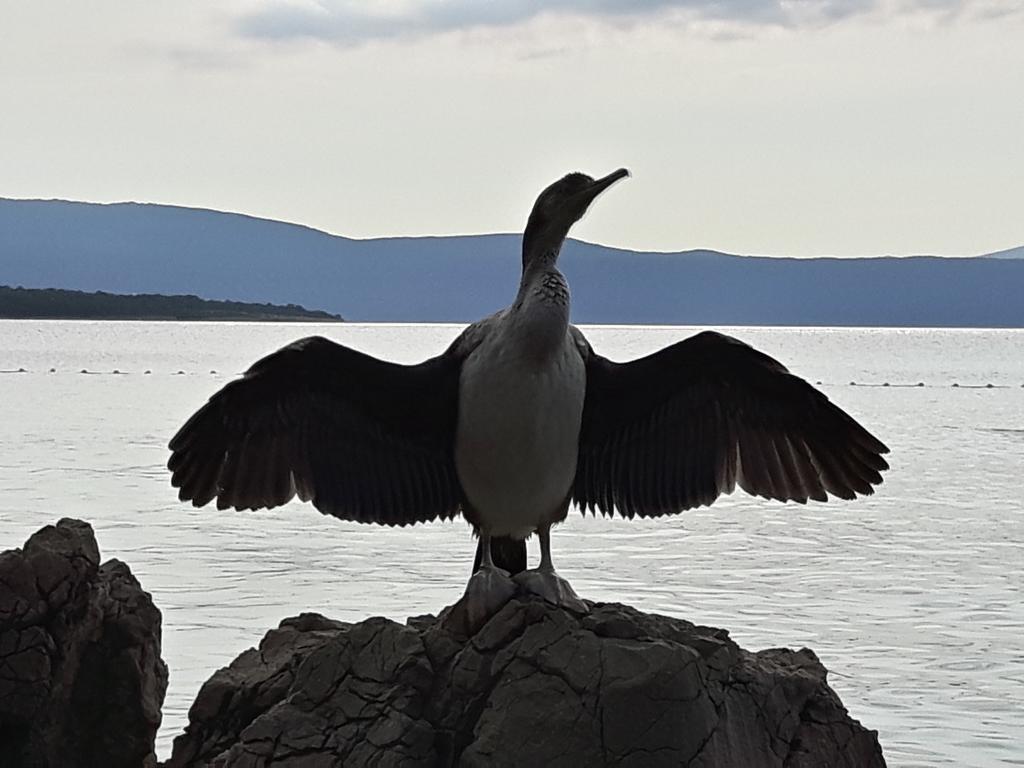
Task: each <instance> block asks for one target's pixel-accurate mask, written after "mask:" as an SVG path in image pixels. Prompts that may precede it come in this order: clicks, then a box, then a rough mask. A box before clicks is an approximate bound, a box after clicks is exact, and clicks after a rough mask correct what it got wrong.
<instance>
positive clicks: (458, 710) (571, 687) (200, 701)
mask: <svg viewBox="0 0 1024 768" xmlns="http://www.w3.org/2000/svg"><path fill="white" fill-rule="evenodd" d="M456 765H458V766H496V767H500V766H610V765H615V766H643V767H644V768H655V767H656V766H691V767H692V768H698V767H700V768H711V767H712V766H743V767H745V768H758V767H760V766H765V767H766V768H767V767H769V766H778V767H779V768H811V767H812V766H813V767H815V768H826V767H828V766H834V767H836V768H838V767H840V766H845V767H848V768H875V767H876V766H884V765H885V762H884V760H883V757H882V751H881V747H880V746H879V744H878V739H877V733H876V732H874V731H869V730H867V729H865V728H863V727H862V726H861V725H860V723H858V722H857V721H856V720H853V719H852V718H851V717H850V716H849V715H848V713H847V712H846V710H845V709H844V708H843V705H842V704H841V702H840V701H839V699H838V697H837V696H836V694H835V693H834V692H833V691H832V689H831V688H829V687H828V684H827V682H826V670H825V668H824V667H823V666H822V665H821V663H820V662H819V661H818V659H817V657H815V655H814V653H813V652H811V651H810V650H806V649H805V650H801V651H796V652H794V651H790V650H785V649H773V650H767V651H760V652H758V653H750V652H748V651H745V650H743V649H741V648H740V647H739V646H737V645H736V644H735V643H734V642H732V640H730V639H729V636H728V633H727V632H725V631H724V630H721V629H712V628H710V627H700V626H695V625H693V624H691V623H689V622H687V621H683V620H681V619H673V618H668V617H664V616H657V615H649V614H645V613H641V612H639V611H637V610H635V609H633V608H630V607H628V606H624V605H618V604H612V603H607V604H600V603H598V604H591V611H590V613H589V614H587V615H582V616H581V615H574V614H572V613H569V612H566V611H564V610H562V609H560V608H556V607H554V606H552V605H549V604H547V603H545V602H544V601H543V600H540V599H538V598H534V597H531V596H525V595H519V596H516V597H514V598H513V599H512V600H511V601H510V602H509V603H508V604H507V605H505V606H504V608H502V609H501V610H500V611H499V612H498V613H497V614H495V615H494V616H493V617H492V618H491V619H490V620H488V621H487V623H486V624H485V625H484V626H483V627H482V628H480V629H479V630H478V631H476V632H473V633H470V632H467V631H466V630H465V627H464V624H463V623H462V622H460V621H459V606H458V605H457V606H455V608H454V609H448V610H447V611H445V612H444V613H442V615H441V616H440V617H439V618H435V617H432V616H424V617H419V618H415V619H410V620H409V622H408V623H407V624H406V625H404V626H403V625H401V624H397V623H395V622H392V621H389V620H387V619H382V618H373V619H368V620H366V621H362V622H359V623H357V624H342V623H339V622H334V621H330V620H328V619H325V618H323V617H322V616H318V615H315V614H304V615H302V616H299V617H297V618H295V619H288V620H285V621H284V622H283V623H282V624H281V626H280V627H279V628H278V629H275V630H272V631H271V632H270V633H268V634H267V635H266V637H265V638H264V639H263V641H262V643H261V644H260V647H259V649H251V650H249V651H246V652H245V653H243V654H242V655H241V656H240V657H239V658H238V659H236V660H235V661H234V662H233V663H232V664H231V665H230V666H229V667H227V668H225V669H222V670H220V671H219V672H217V673H216V674H214V676H213V677H212V678H211V679H210V680H209V681H208V682H207V683H206V684H205V685H204V686H203V688H202V690H201V691H200V693H199V697H198V698H197V699H196V702H195V704H194V705H193V707H192V709H191V711H190V713H189V725H188V727H187V728H186V730H185V732H184V734H182V735H181V736H179V737H178V738H177V739H176V740H175V742H174V749H173V754H172V756H171V758H170V760H168V762H167V763H165V768H200V767H201V766H209V767H210V768H243V767H244V768H262V767H263V766H282V767H284V766H286V767H287V768H319V767H320V766H323V767H325V768H326V767H328V766H378V767H381V768H383V767H384V766H456Z"/></svg>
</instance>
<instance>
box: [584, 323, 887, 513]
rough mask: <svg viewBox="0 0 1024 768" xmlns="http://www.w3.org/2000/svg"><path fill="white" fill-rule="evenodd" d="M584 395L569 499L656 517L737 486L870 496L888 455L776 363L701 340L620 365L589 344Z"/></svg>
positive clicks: (805, 495)
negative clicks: (576, 460) (601, 354)
mask: <svg viewBox="0 0 1024 768" xmlns="http://www.w3.org/2000/svg"><path fill="white" fill-rule="evenodd" d="M578 344H579V347H580V349H581V354H583V356H584V358H585V360H586V366H587V393H586V401H585V403H584V408H583V424H582V428H581V430H580V445H579V449H580V450H579V462H578V466H577V471H576V479H575V481H574V484H573V500H574V501H576V502H577V503H578V504H579V505H580V506H581V507H582V508H583V509H584V510H590V511H592V512H595V513H596V512H600V513H602V514H606V515H610V514H613V513H615V512H617V513H619V514H621V515H623V516H625V517H634V516H641V517H655V516H658V515H663V514H671V513H676V512H681V511H683V510H685V509H690V508H693V507H697V506H701V505H706V504H711V503H712V502H714V500H715V499H716V498H717V497H718V496H719V495H721V494H722V493H731V492H732V491H733V490H734V489H735V487H736V486H737V485H738V486H739V487H741V488H742V489H743V490H744V491H746V492H747V493H750V494H753V495H757V496H762V497H764V498H768V499H776V500H779V501H797V502H800V503H806V502H807V501H808V500H809V499H813V500H816V501H825V500H827V499H828V497H829V496H836V497H839V498H842V499H852V498H855V497H856V496H857V495H867V494H870V493H873V491H874V488H873V486H875V485H878V484H879V483H881V482H882V475H881V473H882V472H884V471H885V470H886V469H888V467H889V465H888V463H887V462H886V460H885V459H884V458H883V454H885V453H888V451H889V449H888V448H887V447H886V446H885V444H884V443H882V442H881V441H880V440H879V439H878V438H876V437H875V436H874V435H872V434H871V433H870V432H868V431H867V430H866V429H864V427H862V426H861V425H860V424H858V423H857V421H856V420H854V419H853V418H852V417H851V416H849V414H847V413H846V412H844V411H843V410H841V409H840V408H839V407H838V406H836V405H835V404H833V403H832V402H830V401H829V399H828V398H827V397H826V396H825V395H824V394H823V393H822V392H820V391H819V390H817V389H815V388H814V387H812V386H811V385H810V384H809V383H807V382H806V381H804V380H803V379H801V378H799V377H797V376H794V375H793V374H791V373H789V371H787V370H786V368H785V367H784V366H783V365H782V364H781V363H779V362H778V361H776V360H774V359H772V358H771V357H769V356H768V355H765V354H764V353H762V352H759V351H757V350H755V349H753V348H752V347H750V346H748V345H746V344H744V343H743V342H741V341H739V340H737V339H734V338H732V337H729V336H725V335H723V334H719V333H714V332H704V333H700V334H697V335H696V336H693V337H691V338H689V339H686V340H684V341H682V342H679V343H678V344H674V345H672V346H670V347H667V348H665V349H663V350H661V351H659V352H656V353H654V354H653V355H648V356H647V357H644V358H640V359H638V360H634V361H631V362H628V363H613V362H611V361H610V360H607V359H605V358H603V357H601V356H599V355H596V354H595V353H594V352H593V350H591V349H590V347H589V345H587V344H586V342H585V340H582V336H579V337H578Z"/></svg>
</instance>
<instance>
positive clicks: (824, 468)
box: [168, 169, 888, 616]
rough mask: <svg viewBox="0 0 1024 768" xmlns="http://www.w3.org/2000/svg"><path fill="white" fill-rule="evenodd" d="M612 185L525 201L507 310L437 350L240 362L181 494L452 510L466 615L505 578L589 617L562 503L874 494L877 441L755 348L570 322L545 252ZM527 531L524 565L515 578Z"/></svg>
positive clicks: (201, 435)
mask: <svg viewBox="0 0 1024 768" xmlns="http://www.w3.org/2000/svg"><path fill="white" fill-rule="evenodd" d="M628 175H629V172H628V171H626V170H625V169H619V170H617V171H615V172H614V173H611V174H609V175H608V176H605V177H603V178H600V179H593V178H591V177H590V176H587V175H585V174H582V173H570V174H569V175H567V176H565V177H563V178H562V179H560V180H558V181H556V182H554V183H553V184H551V185H550V186H549V187H547V188H546V189H545V190H544V191H543V192H541V194H540V196H539V197H538V198H537V201H536V203H535V204H534V207H533V210H532V212H531V213H530V217H529V220H528V222H527V225H526V230H525V233H524V235H523V244H522V259H523V263H522V277H521V279H520V282H519V291H518V293H517V294H516V297H515V301H513V302H512V304H511V305H510V306H509V307H507V308H505V309H502V310H500V311H498V312H496V313H495V314H493V315H491V316H490V317H488V318H485V319H484V320H481V321H479V322H477V323H474V324H473V325H470V326H469V327H467V328H466V329H465V330H464V331H463V332H462V333H461V334H460V335H459V337H458V338H457V339H455V341H454V342H452V344H451V345H450V346H449V347H448V349H447V350H445V351H444V352H443V353H442V354H440V355H438V356H437V357H432V358H430V359H428V360H425V361H423V362H422V363H419V364H417V365H399V364H397V363H392V362H387V361H384V360H379V359H377V358H374V357H371V356H369V355H367V354H364V353H362V352H359V351H357V350H354V349H350V348H348V347H345V346H343V345H340V344H337V343H335V342H332V341H329V340H327V339H325V338H322V337H318V336H314V337H310V338H305V339H300V340H299V341H296V342H293V343H291V344H289V345H287V346H285V347H283V348H282V349H280V350H278V351H277V352H274V353H273V354H270V355H268V356H267V357H264V358H263V359H262V360H259V361H258V362H256V363H255V364H254V365H253V366H252V367H251V368H250V369H249V370H248V371H246V373H245V374H244V375H243V376H242V378H241V379H238V380H236V381H232V382H231V383H229V384H227V385H226V386H224V387H223V388H222V389H221V390H220V391H219V392H217V393H216V394H214V395H213V396H212V397H211V398H210V400H209V402H207V403H206V405H204V406H203V407H202V408H200V409H199V410H198V411H197V412H196V413H195V415H193V416H192V417H191V418H190V419H189V420H188V422H187V423H186V424H185V425H184V426H183V427H182V428H181V430H180V431H179V432H178V433H177V435H175V436H174V438H173V439H172V440H171V441H170V449H171V451H172V454H171V457H170V460H169V462H168V468H169V469H170V470H171V472H172V477H171V482H172V484H173V485H174V486H175V487H178V488H179V489H180V493H179V494H178V495H179V498H180V499H181V500H183V501H191V502H192V503H193V504H194V505H195V506H200V507H201V506H203V505H205V504H207V503H208V502H210V501H212V500H214V499H216V500H217V507H218V508H221V509H222V508H226V507H235V508H237V509H260V508H264V507H267V508H269V507H276V506H278V505H281V504H284V503H285V502H287V501H289V500H290V499H291V498H293V497H294V496H296V495H298V497H299V498H300V499H302V500H304V501H311V502H312V503H313V505H314V506H315V507H316V508H317V509H318V510H320V511H321V512H323V513H325V514H330V515H334V516H336V517H339V518H342V519H344V520H355V521H358V522H363V523H381V524H384V525H408V524H410V523H421V522H427V521H430V520H438V519H440V520H447V519H451V518H453V517H455V516H456V515H458V514H460V513H461V514H462V515H463V516H464V517H465V518H466V520H468V521H469V522H470V523H471V524H472V525H473V526H474V528H475V530H476V531H477V532H478V533H479V536H480V542H479V545H478V549H477V564H476V567H475V568H474V571H475V572H474V575H473V576H472V577H471V579H470V582H469V585H468V587H467V604H468V605H470V606H471V607H470V612H471V613H472V614H474V615H478V616H479V615H484V614H486V613H487V612H488V611H490V610H493V609H494V608H495V607H497V606H498V605H500V604H501V603H502V602H503V601H504V600H505V599H507V597H508V596H509V595H510V594H511V593H512V592H513V591H514V589H515V587H514V585H513V583H512V580H511V579H510V578H509V572H512V573H516V572H520V573H516V577H515V578H516V580H517V581H519V582H520V583H522V584H523V585H524V586H525V588H526V589H528V590H529V591H532V592H535V593H537V594H540V595H542V596H544V597H545V598H547V599H548V600H551V601H552V602H555V603H557V604H560V605H564V606H567V607H570V608H574V609H577V610H585V607H584V606H583V604H582V602H581V601H580V600H579V598H578V597H577V596H576V594H575V593H574V592H573V590H572V588H571V587H570V586H569V584H568V583H567V582H566V581H565V580H563V579H561V578H560V577H559V576H558V575H557V574H556V572H555V569H554V566H553V565H552V561H551V540H550V532H551V526H552V525H553V524H555V523H558V522H560V521H562V520H563V519H565V516H566V514H567V511H568V508H569V505H570V504H572V503H576V504H578V505H579V506H580V507H581V508H582V509H583V510H584V511H587V510H589V511H591V512H595V511H597V512H601V513H602V514H604V515H612V514H614V513H618V514H620V515H622V516H624V517H626V518H634V517H658V516H661V515H668V514H674V513H678V512H682V511H684V510H686V509H690V508H693V507H698V506H701V505H706V504H711V503H712V502H713V501H714V500H715V499H716V498H718V496H719V495H721V494H722V493H730V492H731V491H732V490H733V489H734V488H735V486H737V485H738V486H739V487H740V488H742V489H743V490H745V491H747V492H748V493H750V494H754V495H758V496H763V497H766V498H770V499H778V500H779V501H797V502H800V503H805V502H806V501H807V500H808V499H815V500H817V501H825V500H826V499H827V498H828V496H829V495H832V496H838V497H839V498H843V499H852V498H854V497H855V496H856V495H857V494H864V495H866V494H870V493H872V492H873V488H872V486H874V485H877V484H879V483H881V482H882V476H881V474H880V473H881V472H882V471H884V470H885V469H887V468H888V464H887V463H886V461H885V459H884V458H882V454H884V453H887V452H888V449H887V448H886V446H885V445H884V444H883V443H882V442H881V441H879V440H878V439H877V438H875V437H874V436H873V435H871V434H870V433H869V432H868V431H867V430H865V429H864V428H863V427H862V426H860V424H858V423H857V422H856V421H854V419H853V418H851V417H850V416H849V415H848V414H846V413H845V412H844V411H843V410H841V409H840V408H838V407H837V406H835V405H834V404H832V403H831V402H830V401H829V399H828V398H827V397H826V396H825V395H824V394H823V393H822V392H820V391H818V390H817V389H815V388H814V387H813V386H811V385H810V384H809V383H807V382H806V381H804V380H803V379H801V378H799V377H797V376H794V375H793V374H791V373H789V371H787V370H786V368H785V367H784V366H783V365H782V364H781V363H779V362H777V361H776V360H774V359H772V358H771V357H769V356H768V355H766V354H764V353H762V352H759V351H757V350H756V349H754V348H752V347H750V346H748V345H747V344H745V343H743V342H742V341H739V340H737V339H734V338H732V337H730V336H726V335H723V334H720V333H716V332H713V331H704V332H702V333H698V334H697V335H695V336H692V337H690V338H688V339H685V340H683V341H680V342H677V343H675V344H672V345H671V346H668V347H666V348H664V349H662V350H660V351H658V352H655V353H653V354H651V355H648V356H646V357H643V358H640V359H637V360H633V361H630V362H626V363H615V362H612V361H610V360H608V359H606V358H604V357H602V356H601V355H599V354H597V353H596V352H594V350H593V349H592V348H591V346H590V344H589V343H588V342H587V340H586V338H584V336H583V333H582V332H580V330H579V329H578V328H576V327H575V326H573V325H572V324H570V322H569V286H568V284H567V283H566V280H565V277H564V276H563V275H562V273H561V272H559V271H558V269H557V260H558V255H559V251H560V250H561V247H562V244H563V242H564V240H565V238H566V236H567V235H568V233H569V229H570V227H571V226H572V225H573V224H574V223H575V222H576V221H578V220H579V219H580V218H581V217H582V216H583V214H584V213H585V212H586V210H587V208H588V206H589V205H590V204H591V202H593V200H594V199H595V198H596V197H597V196H598V195H599V194H600V193H601V192H603V191H604V190H605V189H607V188H608V187H610V186H611V185H612V184H614V183H615V182H616V181H618V180H619V179H622V178H623V177H625V176H628ZM533 533H536V534H537V536H538V539H539V540H540V552H541V559H540V565H539V567H538V568H536V569H533V570H524V569H525V565H526V545H525V539H526V537H529V536H530V535H531V534H533ZM492 551H493V553H494V556H493V557H492ZM501 566H504V567H501Z"/></svg>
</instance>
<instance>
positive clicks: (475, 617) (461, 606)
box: [452, 565, 516, 635]
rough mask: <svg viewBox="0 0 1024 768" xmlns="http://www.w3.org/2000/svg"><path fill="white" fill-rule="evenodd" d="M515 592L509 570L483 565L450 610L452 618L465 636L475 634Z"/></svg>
mask: <svg viewBox="0 0 1024 768" xmlns="http://www.w3.org/2000/svg"><path fill="white" fill-rule="evenodd" d="M515 593H516V583H515V582H514V581H512V577H511V576H509V573H508V571H505V570H502V569H501V568H496V567H495V566H493V565H483V566H480V569H479V570H478V571H477V572H476V573H474V574H473V575H472V576H471V577H470V578H469V583H468V584H466V592H465V594H464V595H463V596H462V598H461V599H460V600H459V602H458V603H456V604H455V605H454V606H453V608H452V612H453V618H454V619H455V620H457V621H458V623H459V624H460V625H461V627H462V629H463V630H464V631H465V632H466V634H469V635H472V634H475V633H476V631H477V630H478V629H480V627H482V626H483V625H484V624H486V623H487V620H488V619H489V618H491V616H493V615H494V614H496V613H497V612H498V611H499V610H501V608H502V607H503V606H504V605H505V603H507V602H508V601H509V600H511V599H512V595H514V594H515Z"/></svg>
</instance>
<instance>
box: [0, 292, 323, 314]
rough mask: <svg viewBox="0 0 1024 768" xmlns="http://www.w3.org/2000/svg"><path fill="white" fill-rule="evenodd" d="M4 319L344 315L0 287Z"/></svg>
mask: <svg viewBox="0 0 1024 768" xmlns="http://www.w3.org/2000/svg"><path fill="white" fill-rule="evenodd" d="M0 318H4V319H55V320H276V321H281V320H306V321H309V320H324V321H338V320H341V319H342V318H341V316H340V315H332V314H330V313H328V312H321V311H319V310H308V309H306V308H305V307H300V306H299V305H298V304H287V305H284V306H281V305H276V304H248V303H245V302H241V301H211V300H208V299H201V298H199V297H198V296H191V295H190V296H163V295H160V294H154V293H142V294H133V295H126V294H118V293H106V292H104V291H97V292H95V293H86V292H84V291H68V290H63V289H59V288H22V287H20V286H19V287H16V288H12V287H10V286H6V285H3V286H0Z"/></svg>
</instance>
